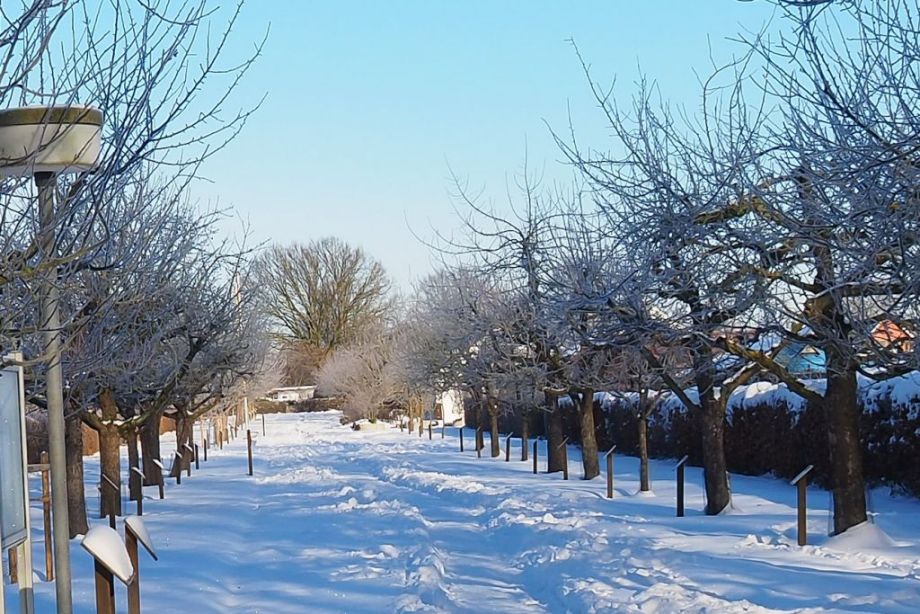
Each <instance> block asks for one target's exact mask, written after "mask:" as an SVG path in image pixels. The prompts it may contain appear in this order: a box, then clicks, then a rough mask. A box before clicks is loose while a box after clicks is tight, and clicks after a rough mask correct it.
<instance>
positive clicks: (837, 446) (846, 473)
mask: <svg viewBox="0 0 920 614" xmlns="http://www.w3.org/2000/svg"><path fill="white" fill-rule="evenodd" d="M826 354H827V392H826V394H825V397H824V413H825V416H826V420H827V428H828V437H827V439H828V447H829V449H830V461H831V477H832V479H833V493H834V534H835V535H836V534H838V533H843V532H844V531H846V530H847V529H849V528H851V527H853V526H855V525H857V524H859V523H861V522H865V521H866V484H865V479H864V476H863V464H862V446H861V445H860V442H859V405H858V402H857V383H856V370H855V368H854V366H853V365H851V364H847V361H846V360H845V359H843V358H842V357H840V356H839V355H838V353H837V352H835V351H834V350H833V349H828V350H827V352H826Z"/></svg>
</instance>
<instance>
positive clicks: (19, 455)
mask: <svg viewBox="0 0 920 614" xmlns="http://www.w3.org/2000/svg"><path fill="white" fill-rule="evenodd" d="M20 358H21V357H20V356H18V355H15V356H8V357H7V358H6V361H13V360H19V359H20ZM24 391H25V386H24V384H23V378H22V367H15V366H11V367H6V368H4V369H2V370H0V552H4V551H6V550H10V552H11V554H13V557H14V558H15V559H16V562H17V565H16V577H15V580H16V583H17V584H18V585H19V611H20V612H22V613H23V614H31V613H32V612H33V611H34V609H35V604H34V594H33V590H32V540H31V539H30V537H29V533H30V529H31V527H30V525H29V483H28V479H29V474H28V464H27V463H28V461H27V459H26V445H25V441H26V417H25V392H24ZM46 539H47V537H46ZM3 612H5V604H4V602H3V591H0V614H2V613H3Z"/></svg>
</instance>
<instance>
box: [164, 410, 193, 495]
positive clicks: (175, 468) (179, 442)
mask: <svg viewBox="0 0 920 614" xmlns="http://www.w3.org/2000/svg"><path fill="white" fill-rule="evenodd" d="M175 416H176V452H177V453H178V454H176V455H175V456H174V462H173V465H172V469H171V470H170V472H169V477H171V478H175V477H178V476H179V474H181V473H182V472H183V471H184V470H185V469H186V468H188V466H189V463H191V461H192V453H191V452H189V450H188V448H186V447H185V446H186V444H188V443H189V442H190V441H191V438H192V421H191V420H189V419H188V418H187V417H186V416H185V415H183V414H182V412H181V411H179V412H176V414H175ZM189 445H191V444H189Z"/></svg>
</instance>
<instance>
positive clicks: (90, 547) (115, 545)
mask: <svg viewBox="0 0 920 614" xmlns="http://www.w3.org/2000/svg"><path fill="white" fill-rule="evenodd" d="M80 545H81V546H83V548H84V549H85V550H86V551H87V552H89V553H90V554H91V555H92V557H93V561H94V564H95V569H96V612H97V614H115V578H116V577H117V578H118V579H119V580H121V581H122V582H124V583H125V584H131V582H132V581H133V580H134V565H133V564H132V563H131V557H130V556H128V550H127V549H126V548H125V544H124V542H122V541H121V538H120V537H119V536H118V533H117V532H116V531H115V529H113V528H111V527H107V526H97V527H93V528H92V529H90V530H89V531H88V532H87V533H86V536H85V537H84V538H83V540H82V541H81V542H80Z"/></svg>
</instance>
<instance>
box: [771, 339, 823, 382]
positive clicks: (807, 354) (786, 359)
mask: <svg viewBox="0 0 920 614" xmlns="http://www.w3.org/2000/svg"><path fill="white" fill-rule="evenodd" d="M774 360H775V361H776V362H777V363H778V364H779V365H780V366H782V367H783V368H785V369H786V371H788V372H789V373H790V374H792V375H795V376H798V377H806V378H807V377H815V378H818V377H824V375H825V372H826V369H827V358H826V357H825V356H824V350H821V349H818V348H816V347H815V346H813V345H809V344H807V343H802V342H800V341H792V342H790V343H789V344H788V345H786V346H785V347H783V348H782V349H780V350H779V351H778V352H777V353H776V356H775V357H774Z"/></svg>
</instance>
